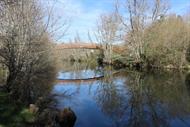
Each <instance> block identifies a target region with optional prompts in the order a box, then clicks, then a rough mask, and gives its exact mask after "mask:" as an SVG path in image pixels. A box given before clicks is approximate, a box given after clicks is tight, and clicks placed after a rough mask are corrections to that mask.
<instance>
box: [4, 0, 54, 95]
mask: <svg viewBox="0 0 190 127" xmlns="http://www.w3.org/2000/svg"><path fill="white" fill-rule="evenodd" d="M0 10H1V12H0V22H1V23H0V43H1V47H0V57H1V58H2V59H1V63H3V64H5V65H6V66H7V68H8V72H9V75H8V77H7V83H6V87H7V89H8V90H9V91H11V90H12V89H13V88H15V86H16V85H15V84H17V83H18V82H19V83H21V82H24V81H29V80H30V79H31V76H32V75H34V74H36V73H41V72H42V71H44V70H45V68H46V69H47V68H48V67H50V68H53V63H52V61H53V58H52V57H51V56H52V54H53V53H51V51H52V49H53V44H52V43H51V42H52V40H51V39H50V38H51V35H52V33H54V32H55V31H56V26H57V25H56V21H55V22H54V20H53V19H55V18H54V17H51V16H52V15H51V11H49V12H48V14H47V15H46V14H45V13H44V11H43V8H42V5H41V3H40V1H37V0H9V1H7V0H2V1H0ZM50 30H51V31H50ZM23 84H24V83H23ZM24 87H29V86H27V85H25V86H24Z"/></svg>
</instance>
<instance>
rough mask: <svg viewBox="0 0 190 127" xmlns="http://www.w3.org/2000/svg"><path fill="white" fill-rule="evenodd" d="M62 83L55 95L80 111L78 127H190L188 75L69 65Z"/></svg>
mask: <svg viewBox="0 0 190 127" xmlns="http://www.w3.org/2000/svg"><path fill="white" fill-rule="evenodd" d="M102 76H103V77H102ZM94 77H98V78H95V79H93V78H94ZM57 78H58V80H57V81H56V84H55V85H54V87H53V90H52V93H53V94H56V95H58V96H56V98H55V99H56V102H57V105H56V106H57V108H58V109H63V108H65V107H70V108H71V109H72V110H73V111H74V112H75V114H76V116H77V121H76V123H75V127H189V126H190V75H189V74H188V73H187V72H160V71H156V72H146V73H145V72H135V71H126V70H119V71H118V70H114V69H112V68H111V67H105V68H101V67H96V66H91V65H87V64H86V65H85V64H66V65H63V66H62V67H61V68H60V71H59V73H58V76H57ZM74 79H77V80H74ZM78 79H83V80H78Z"/></svg>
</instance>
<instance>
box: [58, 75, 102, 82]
mask: <svg viewBox="0 0 190 127" xmlns="http://www.w3.org/2000/svg"><path fill="white" fill-rule="evenodd" d="M102 78H104V75H102V76H98V77H91V78H81V79H57V81H58V82H81V81H84V82H89V81H95V80H100V79H102Z"/></svg>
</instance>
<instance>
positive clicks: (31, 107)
mask: <svg viewBox="0 0 190 127" xmlns="http://www.w3.org/2000/svg"><path fill="white" fill-rule="evenodd" d="M38 110H39V108H38V107H37V106H36V105H35V104H30V106H29V112H30V113H37V112H38Z"/></svg>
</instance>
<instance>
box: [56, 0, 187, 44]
mask: <svg viewBox="0 0 190 127" xmlns="http://www.w3.org/2000/svg"><path fill="white" fill-rule="evenodd" d="M58 1H59V2H58V3H57V13H59V14H60V15H63V14H64V15H66V17H67V18H69V19H71V20H70V28H69V30H68V31H67V34H66V36H65V37H64V38H63V39H61V40H60V41H64V42H67V41H69V40H70V39H73V38H74V37H75V36H76V34H77V33H78V34H79V35H80V37H81V39H82V40H83V41H88V31H89V32H90V33H91V34H93V32H94V31H95V29H96V22H97V19H98V17H99V15H101V14H102V13H109V12H111V11H112V10H113V4H114V0H58ZM120 1H124V0H120ZM65 5H66V6H65ZM170 6H171V7H170V12H173V13H177V14H184V13H185V12H186V10H187V8H190V0H170Z"/></svg>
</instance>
